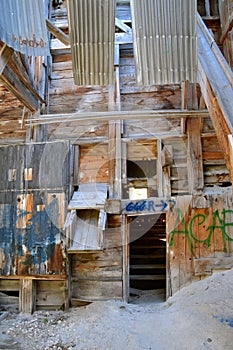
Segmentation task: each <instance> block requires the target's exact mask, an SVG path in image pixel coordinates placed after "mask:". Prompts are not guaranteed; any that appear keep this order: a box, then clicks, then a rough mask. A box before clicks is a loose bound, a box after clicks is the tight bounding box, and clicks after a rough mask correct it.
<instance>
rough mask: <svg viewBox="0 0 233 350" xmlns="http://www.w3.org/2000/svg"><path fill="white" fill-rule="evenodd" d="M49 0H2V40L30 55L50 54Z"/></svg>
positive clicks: (0, 20) (0, 28)
mask: <svg viewBox="0 0 233 350" xmlns="http://www.w3.org/2000/svg"><path fill="white" fill-rule="evenodd" d="M47 5H48V1H47V0H36V1H34V0H0V10H1V15H0V40H2V41H3V42H5V43H6V44H7V45H8V46H10V47H12V48H13V49H14V50H16V51H20V52H21V53H24V54H27V55H28V56H48V55H49V41H48V32H47V29H46V22H45V13H46V8H48V6H47Z"/></svg>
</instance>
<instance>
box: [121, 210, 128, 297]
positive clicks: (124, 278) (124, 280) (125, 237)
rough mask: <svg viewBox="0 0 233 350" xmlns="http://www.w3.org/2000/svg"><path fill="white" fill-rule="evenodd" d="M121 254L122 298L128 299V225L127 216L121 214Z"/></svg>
mask: <svg viewBox="0 0 233 350" xmlns="http://www.w3.org/2000/svg"><path fill="white" fill-rule="evenodd" d="M121 222H122V228H121V230H122V254H123V260H122V263H123V273H122V289H123V293H122V296H123V300H124V301H125V302H126V303H127V302H128V301H129V292H130V291H129V225H128V224H127V216H126V215H123V216H122V221H121Z"/></svg>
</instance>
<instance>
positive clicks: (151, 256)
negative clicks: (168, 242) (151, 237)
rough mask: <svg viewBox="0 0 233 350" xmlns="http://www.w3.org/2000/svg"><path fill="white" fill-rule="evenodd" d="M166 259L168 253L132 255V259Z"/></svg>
mask: <svg viewBox="0 0 233 350" xmlns="http://www.w3.org/2000/svg"><path fill="white" fill-rule="evenodd" d="M165 257H166V252H165V251H164V254H161V252H159V254H147V255H146V256H145V255H144V254H131V255H130V259H164V258H165Z"/></svg>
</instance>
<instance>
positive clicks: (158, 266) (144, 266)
mask: <svg viewBox="0 0 233 350" xmlns="http://www.w3.org/2000/svg"><path fill="white" fill-rule="evenodd" d="M130 269H136V270H137V269H145V270H146V269H166V265H165V264H141V265H130Z"/></svg>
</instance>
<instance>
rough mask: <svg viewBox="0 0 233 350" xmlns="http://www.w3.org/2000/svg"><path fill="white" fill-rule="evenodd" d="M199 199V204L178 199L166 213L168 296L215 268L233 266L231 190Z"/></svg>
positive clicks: (189, 198) (191, 199) (188, 198)
mask: <svg viewBox="0 0 233 350" xmlns="http://www.w3.org/2000/svg"><path fill="white" fill-rule="evenodd" d="M199 197H200V198H199V202H198V201H197V198H196V199H195V201H194V197H191V196H183V197H177V198H176V199H175V201H176V206H175V209H174V211H173V212H172V213H171V212H168V213H167V233H168V242H169V251H168V272H169V274H168V276H169V280H168V295H171V294H173V293H175V292H176V291H177V290H179V289H180V288H182V287H183V286H184V285H186V284H187V283H191V282H192V281H195V279H196V278H202V277H204V276H206V275H209V274H211V273H212V272H213V271H214V270H216V269H228V268H231V266H233V254H232V244H233V235H232V230H233V195H232V191H231V190H230V189H229V190H228V191H225V192H222V193H219V194H214V193H213V194H209V195H206V196H199ZM198 203H199V204H198ZM201 203H202V204H201ZM169 293H170V294H169Z"/></svg>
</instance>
